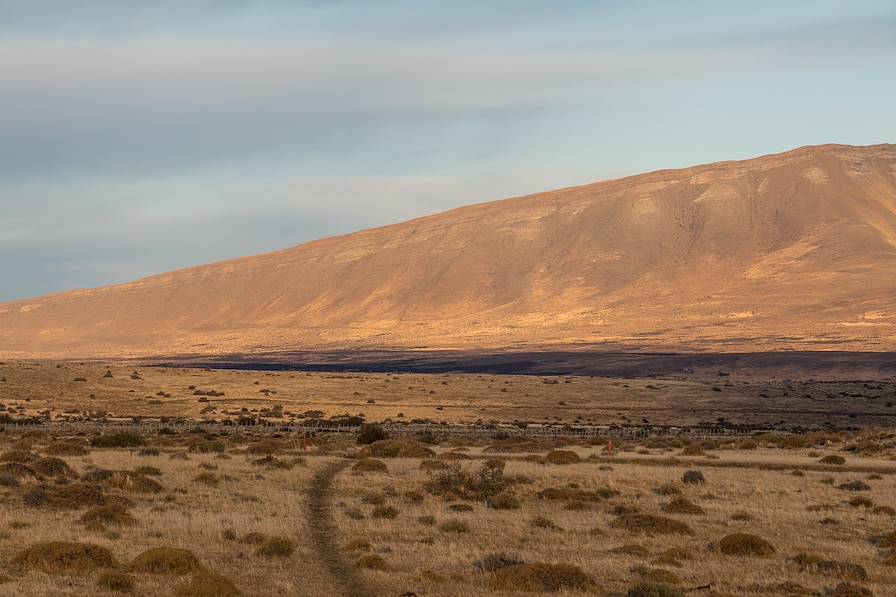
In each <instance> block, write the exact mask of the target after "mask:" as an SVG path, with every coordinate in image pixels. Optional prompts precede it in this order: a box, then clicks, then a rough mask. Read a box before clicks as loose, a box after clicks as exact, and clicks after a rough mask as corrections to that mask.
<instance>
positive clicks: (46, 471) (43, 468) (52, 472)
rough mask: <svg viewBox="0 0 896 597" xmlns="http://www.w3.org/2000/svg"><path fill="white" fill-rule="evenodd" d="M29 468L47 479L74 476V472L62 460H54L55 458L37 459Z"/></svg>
mask: <svg viewBox="0 0 896 597" xmlns="http://www.w3.org/2000/svg"><path fill="white" fill-rule="evenodd" d="M29 466H30V467H31V469H32V470H34V471H35V472H37V473H40V474H41V475H46V476H47V477H68V478H74V477H75V476H76V475H75V471H73V470H72V469H71V467H70V466H69V465H68V464H67V463H66V462H65V461H64V460H62V459H61V458H56V457H55V456H47V457H46V458H39V459H37V460H35V461H34V462H32V463H31V464H30V465H29Z"/></svg>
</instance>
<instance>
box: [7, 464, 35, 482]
mask: <svg viewBox="0 0 896 597" xmlns="http://www.w3.org/2000/svg"><path fill="white" fill-rule="evenodd" d="M0 475H3V476H4V477H9V478H12V479H17V480H18V479H22V478H24V477H37V473H36V472H34V469H32V468H31V467H30V466H28V465H27V464H21V463H18V462H4V463H3V464H0Z"/></svg>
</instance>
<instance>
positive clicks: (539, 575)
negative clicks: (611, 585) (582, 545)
mask: <svg viewBox="0 0 896 597" xmlns="http://www.w3.org/2000/svg"><path fill="white" fill-rule="evenodd" d="M488 586H489V588H490V589H492V590H498V591H527V592H542V593H547V592H557V591H587V590H589V589H591V588H593V587H595V583H594V580H592V578H591V577H590V576H588V575H587V574H585V573H584V572H583V571H582V569H581V568H579V567H578V566H573V565H570V564H513V565H511V566H504V567H502V568H498V569H497V570H495V571H494V572H492V573H491V574H490V575H489V579H488Z"/></svg>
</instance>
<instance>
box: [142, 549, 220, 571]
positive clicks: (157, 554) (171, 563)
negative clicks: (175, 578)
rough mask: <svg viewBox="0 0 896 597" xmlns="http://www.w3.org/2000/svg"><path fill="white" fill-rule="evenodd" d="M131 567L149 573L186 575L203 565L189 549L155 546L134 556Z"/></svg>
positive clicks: (200, 568)
mask: <svg viewBox="0 0 896 597" xmlns="http://www.w3.org/2000/svg"><path fill="white" fill-rule="evenodd" d="M130 569H131V571H133V572H143V573H148V574H173V575H184V574H189V573H190V572H195V571H198V570H202V569H203V567H202V564H200V563H199V560H198V559H197V558H196V556H195V555H193V552H192V551H190V550H188V549H180V548H177V547H153V548H151V549H147V550H146V551H144V552H143V553H141V554H140V555H138V556H137V557H136V558H134V560H133V561H132V562H131V566H130Z"/></svg>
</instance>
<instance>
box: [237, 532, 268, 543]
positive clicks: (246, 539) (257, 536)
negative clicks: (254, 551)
mask: <svg viewBox="0 0 896 597" xmlns="http://www.w3.org/2000/svg"><path fill="white" fill-rule="evenodd" d="M267 538H268V536H267V535H264V534H262V533H259V532H257V531H251V532H249V533H246V534H245V535H243V536H242V538H240V543H245V544H246V545H261V544H262V543H264V542H265V541H267Z"/></svg>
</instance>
